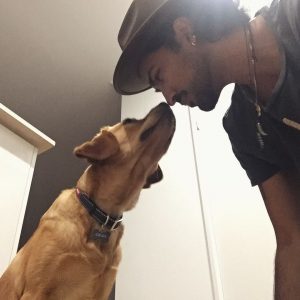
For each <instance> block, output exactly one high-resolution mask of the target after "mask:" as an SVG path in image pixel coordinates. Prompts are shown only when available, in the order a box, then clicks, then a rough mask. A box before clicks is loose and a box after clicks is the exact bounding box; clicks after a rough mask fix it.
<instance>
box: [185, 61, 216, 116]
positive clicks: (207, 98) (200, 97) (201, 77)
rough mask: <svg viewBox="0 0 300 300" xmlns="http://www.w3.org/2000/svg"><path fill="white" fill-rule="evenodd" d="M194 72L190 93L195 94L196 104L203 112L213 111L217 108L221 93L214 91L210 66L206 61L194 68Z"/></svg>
mask: <svg viewBox="0 0 300 300" xmlns="http://www.w3.org/2000/svg"><path fill="white" fill-rule="evenodd" d="M194 71H195V76H194V80H193V82H192V83H191V85H190V91H192V93H193V96H194V101H195V104H196V105H197V106H198V107H199V109H201V110H203V111H211V110H213V109H214V108H215V106H216V104H217V102H218V100H219V97H220V93H221V91H216V90H215V89H214V87H213V84H212V82H213V81H212V76H211V72H210V69H209V66H208V65H207V63H206V62H205V61H204V60H202V61H201V64H200V63H199V64H197V65H196V66H194Z"/></svg>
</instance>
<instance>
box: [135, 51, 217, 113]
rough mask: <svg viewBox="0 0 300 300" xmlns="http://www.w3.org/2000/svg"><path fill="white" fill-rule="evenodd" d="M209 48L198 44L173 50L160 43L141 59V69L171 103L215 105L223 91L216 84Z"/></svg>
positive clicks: (205, 108)
mask: <svg viewBox="0 0 300 300" xmlns="http://www.w3.org/2000/svg"><path fill="white" fill-rule="evenodd" d="M205 52H206V51H201V50H199V47H198V49H197V50H196V48H195V47H193V46H191V47H190V48H189V47H180V49H178V50H175V51H174V50H171V49H168V48H165V47H161V48H160V49H158V50H156V51H155V52H153V53H151V54H149V55H148V56H147V57H146V58H145V59H144V60H143V62H142V64H141V66H140V71H141V72H142V73H143V74H147V76H148V79H149V83H150V85H151V86H152V87H153V88H155V89H156V90H157V91H159V92H162V94H163V95H164V97H165V99H166V101H167V102H168V104H169V105H174V104H175V103H176V102H179V103H181V104H182V105H187V106H190V107H194V106H198V107H199V108H200V109H201V110H204V111H210V110H212V109H214V107H215V105H216V103H217V101H218V98H219V95H220V91H218V90H217V89H216V88H214V87H213V80H212V78H211V70H210V67H209V63H208V59H207V55H206V54H205Z"/></svg>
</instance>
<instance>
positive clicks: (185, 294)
mask: <svg viewBox="0 0 300 300" xmlns="http://www.w3.org/2000/svg"><path fill="white" fill-rule="evenodd" d="M161 101H164V100H163V98H162V97H161V96H159V95H157V94H155V93H154V92H152V91H149V92H147V93H143V94H142V95H135V96H130V97H123V99H122V117H123V118H125V117H138V118H139V117H144V116H145V114H146V113H147V112H148V111H149V110H150V109H151V108H152V107H153V106H155V105H156V104H158V103H159V102H161ZM174 112H175V114H176V119H177V129H176V132H175V135H174V138H173V141H172V143H171V146H170V148H169V150H168V152H167V154H166V155H165V156H164V157H163V159H162V160H161V162H160V166H161V168H162V171H163V173H164V179H163V181H161V182H160V183H157V184H155V185H152V187H151V188H150V189H149V190H143V191H142V193H141V196H140V199H139V202H138V204H137V207H136V208H134V209H133V211H132V212H129V213H126V214H125V216H124V224H125V233H124V236H123V238H122V240H121V245H122V252H123V258H122V261H121V265H120V268H119V273H118V276H117V281H116V299H117V300H128V299H130V300H140V299H143V300H153V299H155V300H165V299H172V300H182V299H191V300H199V299H205V300H212V299H217V298H214V297H213V294H214V291H213V284H212V280H211V265H210V262H209V259H208V247H207V240H206V234H205V230H204V222H203V218H202V207H201V198H200V194H199V186H198V181H197V174H196V165H195V160H194V150H193V144H192V135H191V128H190V119H189V112H188V110H187V108H186V107H180V106H176V107H175V108H174Z"/></svg>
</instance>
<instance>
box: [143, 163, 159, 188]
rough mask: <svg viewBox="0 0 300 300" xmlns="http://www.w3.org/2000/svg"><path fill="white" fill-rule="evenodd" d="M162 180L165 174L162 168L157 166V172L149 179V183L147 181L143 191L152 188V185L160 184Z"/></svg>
mask: <svg viewBox="0 0 300 300" xmlns="http://www.w3.org/2000/svg"><path fill="white" fill-rule="evenodd" d="M162 179H163V172H162V170H161V168H160V166H159V165H157V169H156V170H155V172H154V173H153V174H151V175H150V176H149V177H148V178H147V181H146V183H145V185H144V186H143V189H147V188H149V187H150V186H151V184H153V183H156V182H159V181H161V180H162Z"/></svg>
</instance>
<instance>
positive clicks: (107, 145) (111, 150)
mask: <svg viewBox="0 0 300 300" xmlns="http://www.w3.org/2000/svg"><path fill="white" fill-rule="evenodd" d="M118 150H119V143H118V141H117V139H116V138H115V136H114V135H113V134H112V133H111V132H109V131H105V130H104V131H101V133H100V134H98V135H96V136H95V137H94V138H93V139H92V140H91V141H88V142H85V143H83V144H82V145H80V146H77V147H76V148H75V149H74V152H73V153H74V154H75V155H76V156H77V157H79V158H86V159H87V160H89V161H90V162H93V161H101V160H104V159H106V158H109V157H110V156H112V155H113V154H115V153H117V151H118Z"/></svg>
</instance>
